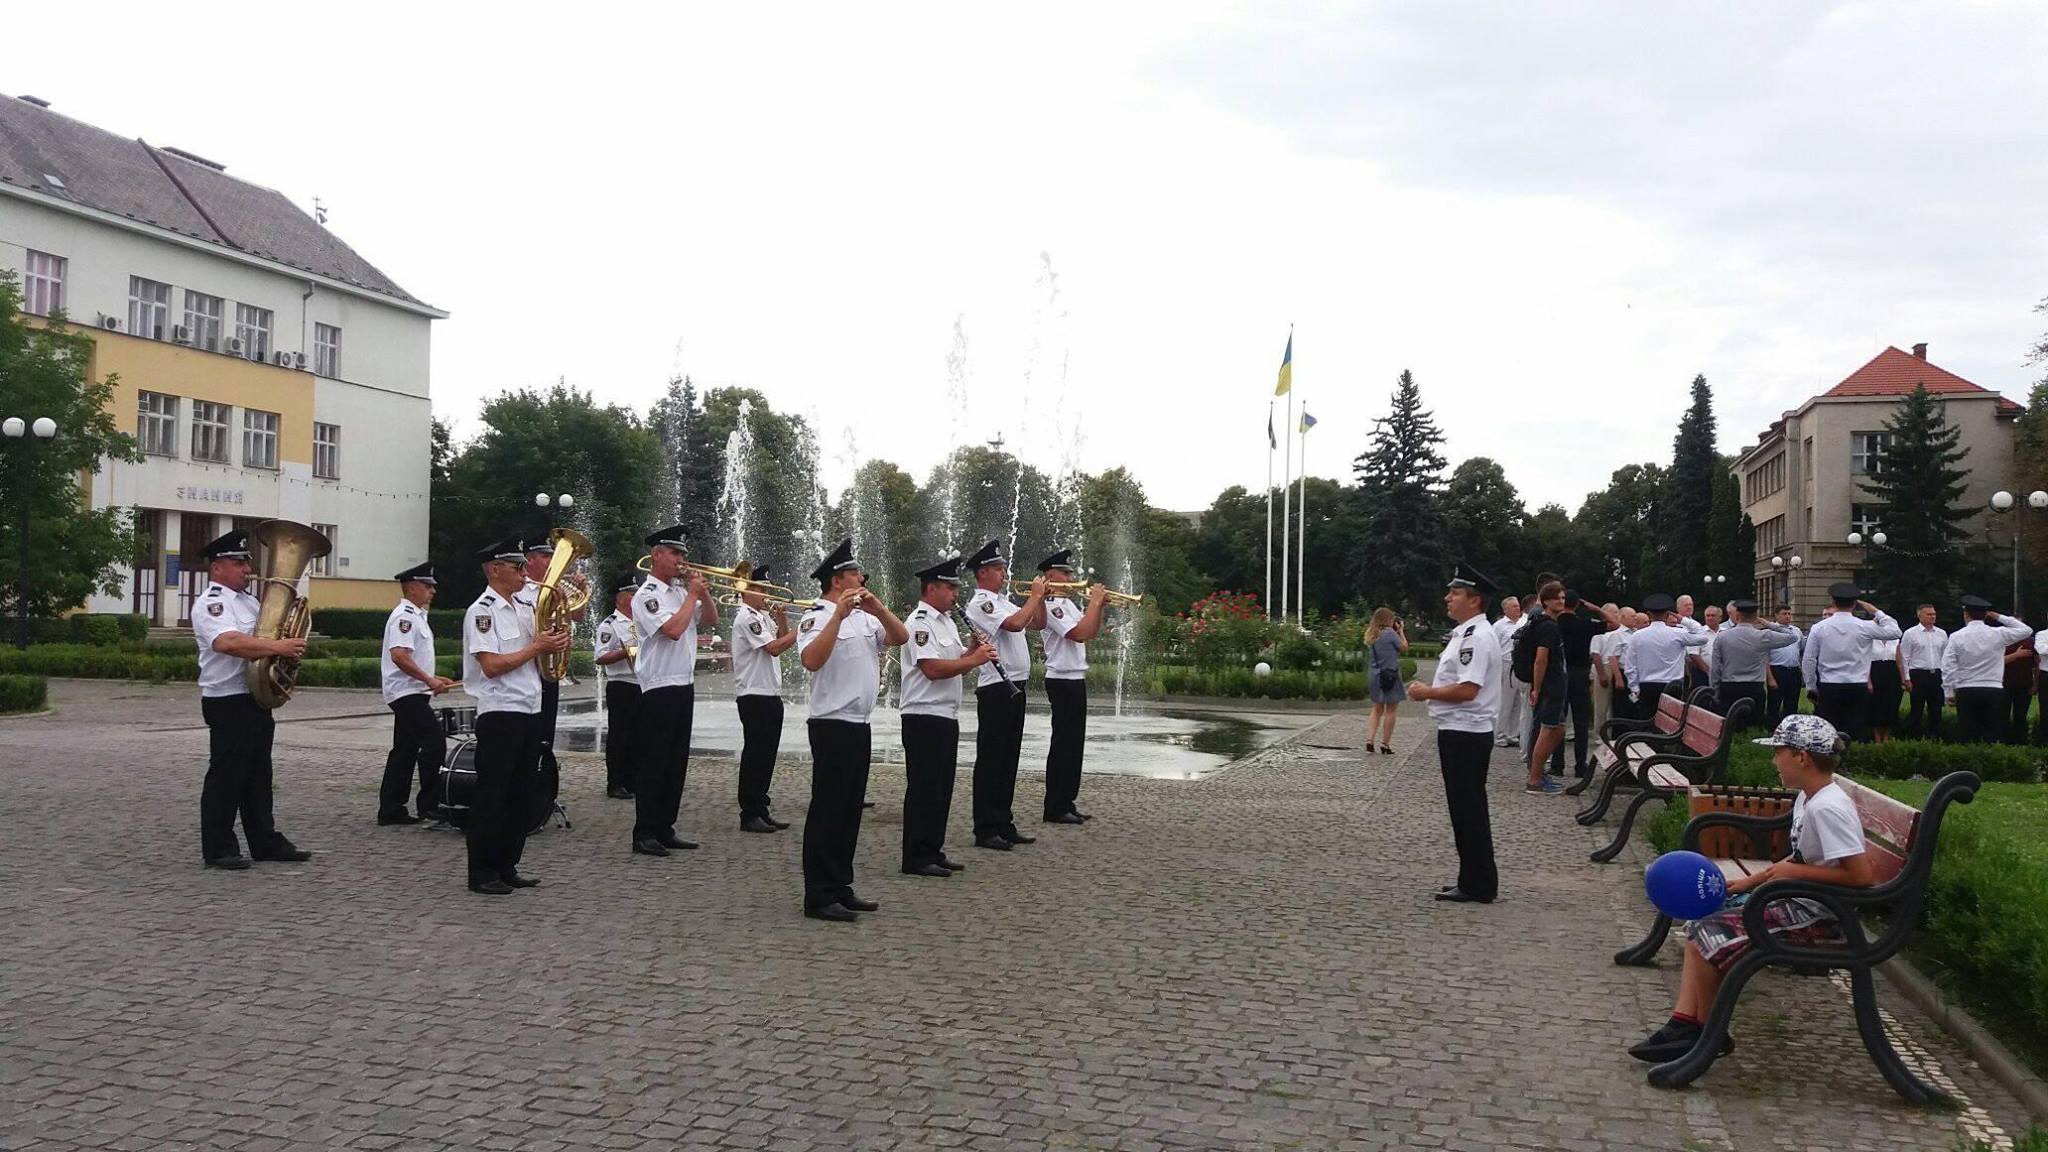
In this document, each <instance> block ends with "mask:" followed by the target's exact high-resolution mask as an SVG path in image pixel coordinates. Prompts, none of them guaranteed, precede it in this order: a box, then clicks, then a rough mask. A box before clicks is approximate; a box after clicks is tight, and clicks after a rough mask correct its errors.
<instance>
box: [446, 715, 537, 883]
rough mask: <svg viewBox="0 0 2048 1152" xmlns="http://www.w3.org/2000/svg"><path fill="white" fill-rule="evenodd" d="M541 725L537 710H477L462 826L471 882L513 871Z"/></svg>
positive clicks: (528, 814)
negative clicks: (472, 775)
mask: <svg viewBox="0 0 2048 1152" xmlns="http://www.w3.org/2000/svg"><path fill="white" fill-rule="evenodd" d="M541 731H542V727H541V719H540V715H539V714H538V713H533V712H481V713H478V714H477V718H476V760H475V763H476V796H475V797H474V798H473V799H472V800H471V802H470V810H469V819H468V820H467V821H466V822H465V824H464V826H463V839H464V840H466V841H467V842H468V844H469V882H470V883H471V884H482V883H484V882H485V881H488V880H495V879H508V878H510V877H511V876H514V875H516V874H517V873H518V871H519V858H520V857H521V856H522V855H524V854H525V852H526V830H527V826H528V824H529V823H530V822H531V820H532V811H533V789H534V783H535V781H536V780H537V779H538V778H539V776H540V760H541V750H542V748H543V745H542V744H541V739H540V737H541Z"/></svg>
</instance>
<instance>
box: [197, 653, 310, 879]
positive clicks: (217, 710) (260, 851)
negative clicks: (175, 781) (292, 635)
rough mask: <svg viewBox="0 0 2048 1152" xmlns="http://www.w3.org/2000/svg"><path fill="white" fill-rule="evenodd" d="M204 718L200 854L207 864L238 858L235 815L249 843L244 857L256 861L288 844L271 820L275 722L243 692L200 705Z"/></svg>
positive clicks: (239, 851)
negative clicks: (204, 738)
mask: <svg viewBox="0 0 2048 1152" xmlns="http://www.w3.org/2000/svg"><path fill="white" fill-rule="evenodd" d="M199 714H200V715H201V716H204V717H205V718H206V782H205V783H204V784H202V785H201V786H200V789H199V854H200V856H201V857H202V858H204V859H207V860H218V859H220V858H221V857H223V856H240V855H241V854H242V847H241V844H240V843H239V842H238V841H236V839H235V815H236V814H237V813H240V814H241V817H242V831H243V832H244V833H245V834H247V835H248V837H249V855H250V856H251V857H253V858H255V859H258V860H261V859H262V858H263V857H264V856H266V855H268V854H270V853H272V852H275V851H279V850H281V849H283V848H284V846H285V844H286V843H288V842H287V841H286V840H285V838H284V837H283V836H280V835H278V832H277V827H276V826H275V825H274V824H273V823H272V822H271V814H270V743H271V739H272V738H273V737H274V736H275V735H276V733H277V720H276V718H275V717H273V716H272V715H271V714H270V711H269V709H267V708H264V707H262V706H261V705H259V704H257V703H256V698H255V697H253V696H251V695H249V694H248V693H246V692H243V693H240V694H237V695H234V696H207V697H202V698H201V699H200V701H199Z"/></svg>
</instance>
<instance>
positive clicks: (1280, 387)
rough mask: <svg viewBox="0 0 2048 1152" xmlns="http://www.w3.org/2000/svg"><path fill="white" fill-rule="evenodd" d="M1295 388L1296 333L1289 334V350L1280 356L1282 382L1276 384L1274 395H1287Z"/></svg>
mask: <svg viewBox="0 0 2048 1152" xmlns="http://www.w3.org/2000/svg"><path fill="white" fill-rule="evenodd" d="M1293 388H1294V333H1292V332H1289V333H1288V334H1287V352H1286V354H1285V355H1283V356H1281V357H1280V383H1278V384H1276V385H1274V387H1273V395H1275V396H1285V395H1287V393H1288V392H1289V391H1291V390H1293Z"/></svg>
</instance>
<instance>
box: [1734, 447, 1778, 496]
mask: <svg viewBox="0 0 2048 1152" xmlns="http://www.w3.org/2000/svg"><path fill="white" fill-rule="evenodd" d="M1743 488H1744V489H1745V490H1746V492H1745V498H1744V502H1745V503H1750V504H1754V503H1756V502H1757V501H1758V500H1761V499H1763V498H1764V497H1766V496H1770V495H1772V494H1774V493H1777V492H1782V491H1784V489H1785V454H1784V453H1783V452H1780V453H1778V454H1777V455H1776V456H1773V457H1771V458H1770V459H1769V460H1766V461H1764V462H1763V463H1761V464H1759V465H1757V466H1756V467H1754V468H1751V469H1750V470H1749V474H1748V475H1747V476H1745V477H1743Z"/></svg>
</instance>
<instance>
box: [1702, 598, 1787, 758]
mask: <svg viewBox="0 0 2048 1152" xmlns="http://www.w3.org/2000/svg"><path fill="white" fill-rule="evenodd" d="M1729 608H1731V609H1732V610H1733V613H1734V614H1733V616H1732V617H1731V618H1730V620H1729V622H1728V624H1727V625H1726V626H1724V627H1723V628H1722V629H1721V631H1720V632H1719V633H1717V634H1715V636H1714V643H1713V644H1712V645H1711V646H1710V647H1709V648H1708V649H1707V651H1708V658H1709V659H1710V660H1711V661H1712V664H1711V665H1710V666H1709V668H1708V674H1709V676H1710V682H1711V683H1712V684H1713V685H1714V694H1715V697H1716V698H1717V699H1718V700H1719V701H1720V705H1721V714H1722V715H1724V716H1725V715H1727V714H1728V710H1729V709H1731V708H1733V707H1734V706H1735V702H1736V701H1737V700H1747V701H1749V711H1748V713H1747V714H1746V715H1745V716H1744V717H1743V718H1742V726H1744V727H1747V726H1748V725H1750V724H1756V723H1760V722H1762V720H1763V718H1764V665H1765V664H1767V663H1768V662H1769V661H1770V658H1771V650H1772V649H1774V648H1784V647H1786V646H1788V645H1792V644H1797V643H1799V631H1798V629H1796V628H1793V627H1791V626H1790V625H1786V624H1763V623H1761V622H1760V621H1759V620H1758V619H1757V615H1756V601H1754V600H1737V601H1734V602H1733V603H1731V604H1730V605H1729Z"/></svg>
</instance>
